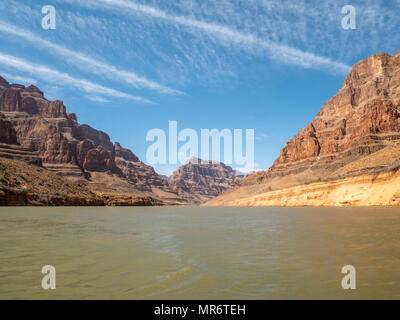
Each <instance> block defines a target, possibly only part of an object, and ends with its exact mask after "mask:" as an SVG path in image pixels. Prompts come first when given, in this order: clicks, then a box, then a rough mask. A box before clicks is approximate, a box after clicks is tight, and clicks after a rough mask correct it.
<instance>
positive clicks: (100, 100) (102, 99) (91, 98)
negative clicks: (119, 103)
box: [86, 96, 110, 103]
mask: <svg viewBox="0 0 400 320" xmlns="http://www.w3.org/2000/svg"><path fill="white" fill-rule="evenodd" d="M86 98H88V99H89V100H90V101H94V102H98V103H108V102H110V100H107V99H104V98H103V97H99V96H86Z"/></svg>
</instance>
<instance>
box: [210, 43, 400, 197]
mask: <svg viewBox="0 0 400 320" xmlns="http://www.w3.org/2000/svg"><path fill="white" fill-rule="evenodd" d="M399 141H400V51H399V52H398V53H397V54H396V55H393V56H391V55H389V54H387V53H380V54H376V55H373V56H371V57H369V58H367V59H365V60H362V61H360V62H359V63H357V64H356V65H355V66H354V67H353V68H352V70H351V72H350V73H349V75H348V76H347V78H346V80H345V81H344V82H343V87H342V89H341V90H340V91H339V92H338V93H337V94H336V95H335V96H334V97H333V98H331V99H330V100H328V101H327V103H326V104H325V105H324V106H323V108H322V109H321V110H320V112H318V114H317V116H316V118H315V120H313V121H312V122H311V123H309V124H308V125H307V126H306V127H305V128H303V129H301V130H300V132H299V133H298V134H297V135H296V136H295V137H294V138H293V139H292V140H291V141H289V142H288V143H287V144H286V146H285V147H284V148H283V149H282V151H281V154H280V156H279V157H278V158H277V159H276V161H275V162H274V164H273V166H272V167H271V168H270V169H269V170H268V171H263V172H258V173H255V174H253V175H250V176H248V177H247V178H246V179H244V180H243V181H242V183H241V184H240V185H239V187H238V188H236V189H235V190H231V191H230V192H229V193H227V194H226V195H223V196H222V197H221V199H220V200H221V201H222V202H224V198H225V199H229V201H230V202H231V203H233V202H236V203H239V202H240V200H239V199H247V197H249V196H250V195H251V196H254V195H256V194H265V193H268V192H270V191H273V190H280V189H284V188H288V187H293V186H297V185H304V184H308V183H312V182H318V181H331V180H335V179H343V178H347V177H352V176H358V175H362V174H371V173H374V174H376V173H379V172H383V171H390V170H394V169H396V168H397V166H398V160H397V159H395V157H392V156H391V155H393V154H397V152H395V151H396V150H397V148H398V146H399V144H398V142H399ZM389 160H390V161H389ZM235 199H236V200H237V201H239V202H237V201H236V200H235ZM282 201H283V200H282ZM217 202H218V201H214V202H213V203H217ZM245 202H246V201H245V200H244V202H243V203H245ZM275 203H276V202H275Z"/></svg>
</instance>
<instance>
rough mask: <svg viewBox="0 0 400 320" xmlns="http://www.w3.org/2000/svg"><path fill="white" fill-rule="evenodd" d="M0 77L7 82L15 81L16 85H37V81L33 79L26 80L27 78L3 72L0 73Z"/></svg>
mask: <svg viewBox="0 0 400 320" xmlns="http://www.w3.org/2000/svg"><path fill="white" fill-rule="evenodd" d="M0 75H1V76H2V77H4V78H6V79H7V81H10V80H11V81H16V82H18V83H23V84H36V83H37V80H35V79H32V78H28V77H21V76H18V75H15V74H10V73H7V72H3V71H0Z"/></svg>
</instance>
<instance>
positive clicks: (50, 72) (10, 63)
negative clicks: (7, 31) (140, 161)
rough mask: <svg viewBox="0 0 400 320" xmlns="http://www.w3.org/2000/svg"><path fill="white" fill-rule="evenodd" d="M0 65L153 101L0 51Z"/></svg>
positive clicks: (113, 94)
mask: <svg viewBox="0 0 400 320" xmlns="http://www.w3.org/2000/svg"><path fill="white" fill-rule="evenodd" d="M0 65H3V66H7V67H9V68H12V69H14V70H15V69H17V70H19V71H22V72H26V73H29V74H31V75H34V76H36V77H38V78H40V79H42V80H44V81H46V82H49V83H55V82H57V83H59V84H60V83H61V84H63V85H67V86H70V87H73V88H75V89H78V90H81V91H84V92H86V93H90V94H98V95H106V96H110V97H116V98H124V99H130V100H133V101H136V102H140V103H146V104H152V103H153V102H151V101H149V100H147V99H145V98H142V97H138V96H134V95H131V94H127V93H124V92H120V91H117V90H115V89H112V88H108V87H104V86H102V85H99V84H96V83H93V82H91V81H89V80H86V79H80V78H75V77H72V76H70V75H69V74H67V73H63V72H60V71H58V70H56V69H52V68H50V67H48V66H44V65H38V64H36V63H31V62H29V61H26V60H22V59H20V58H17V57H14V56H10V55H7V54H4V53H1V52H0Z"/></svg>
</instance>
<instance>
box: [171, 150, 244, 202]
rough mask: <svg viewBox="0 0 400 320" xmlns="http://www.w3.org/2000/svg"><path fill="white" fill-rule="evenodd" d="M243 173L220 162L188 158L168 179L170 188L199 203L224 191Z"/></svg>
mask: <svg viewBox="0 0 400 320" xmlns="http://www.w3.org/2000/svg"><path fill="white" fill-rule="evenodd" d="M241 178H243V174H241V173H239V172H237V171H235V170H233V169H232V168H231V167H229V166H226V165H225V164H223V163H220V162H212V161H204V160H200V159H197V158H193V159H191V160H189V161H188V162H187V163H186V164H185V165H183V166H181V167H180V168H179V169H178V170H177V171H175V172H174V173H173V174H172V175H171V177H169V179H168V183H169V185H170V186H171V188H172V190H173V191H175V192H176V193H177V194H178V195H180V196H181V197H183V198H184V199H185V200H187V201H188V202H192V203H201V202H204V201H206V200H209V199H212V198H214V197H216V196H218V195H219V194H221V193H223V192H224V191H226V190H227V189H228V188H229V187H230V186H231V185H232V184H233V183H235V182H238V181H240V179H241Z"/></svg>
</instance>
